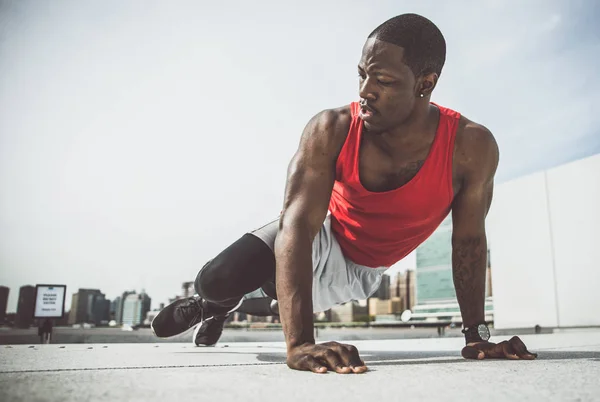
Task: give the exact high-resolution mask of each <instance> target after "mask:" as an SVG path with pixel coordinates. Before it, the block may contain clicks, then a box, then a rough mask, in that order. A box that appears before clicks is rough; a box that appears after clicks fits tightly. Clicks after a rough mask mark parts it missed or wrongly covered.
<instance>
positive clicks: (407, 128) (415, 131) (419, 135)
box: [380, 100, 439, 147]
mask: <svg viewBox="0 0 600 402" xmlns="http://www.w3.org/2000/svg"><path fill="white" fill-rule="evenodd" d="M438 113H439V111H438V109H437V107H436V106H434V105H431V104H430V103H429V100H427V101H426V102H423V104H417V105H415V107H414V109H413V112H412V113H411V115H410V117H409V118H408V119H406V120H405V121H404V122H403V123H402V124H400V125H398V126H396V127H393V128H392V129H390V130H387V131H385V132H383V133H381V134H380V137H381V139H382V140H384V141H385V142H386V143H388V144H389V146H391V147H395V146H405V145H407V144H415V145H416V144H419V143H421V142H429V141H430V140H431V138H429V137H430V136H429V135H427V134H432V136H435V130H436V128H437V125H438V121H439V120H438Z"/></svg>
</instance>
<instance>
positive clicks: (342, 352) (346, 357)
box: [334, 345, 353, 369]
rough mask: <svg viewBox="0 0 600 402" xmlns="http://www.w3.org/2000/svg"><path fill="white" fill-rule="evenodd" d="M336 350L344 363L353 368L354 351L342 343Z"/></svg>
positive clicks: (345, 365)
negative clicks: (351, 351)
mask: <svg viewBox="0 0 600 402" xmlns="http://www.w3.org/2000/svg"><path fill="white" fill-rule="evenodd" d="M334 351H335V352H336V353H337V354H338V356H339V357H340V359H341V360H342V365H343V366H344V367H349V368H350V369H352V362H353V360H352V353H350V351H349V350H348V349H347V348H345V347H344V346H342V345H338V346H337V347H336V348H334Z"/></svg>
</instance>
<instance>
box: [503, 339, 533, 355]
mask: <svg viewBox="0 0 600 402" xmlns="http://www.w3.org/2000/svg"><path fill="white" fill-rule="evenodd" d="M509 342H510V344H511V345H512V348H513V349H514V351H515V353H516V354H517V355H518V356H519V357H520V358H521V359H524V360H534V359H535V358H536V357H537V353H531V352H530V351H529V350H527V346H525V344H524V343H523V341H522V340H521V338H519V337H518V336H513V337H512V338H511V339H510V341H509Z"/></svg>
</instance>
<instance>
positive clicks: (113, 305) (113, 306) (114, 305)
mask: <svg viewBox="0 0 600 402" xmlns="http://www.w3.org/2000/svg"><path fill="white" fill-rule="evenodd" d="M120 304H121V296H117V297H116V298H115V299H114V300H113V301H111V302H110V314H109V315H110V319H111V320H115V321H117V311H118V309H119V307H120Z"/></svg>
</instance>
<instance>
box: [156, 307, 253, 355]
mask: <svg viewBox="0 0 600 402" xmlns="http://www.w3.org/2000/svg"><path fill="white" fill-rule="evenodd" d="M243 301H244V299H243V298H242V300H240V302H239V303H238V304H237V305H236V306H235V307H234V308H232V309H231V310H229V312H227V314H231V313H233V312H234V311H235V310H237V309H238V308H239V307H240V306H241V305H242V302H243ZM211 318H212V317H208V318H207V319H206V320H210V319H211ZM206 320H203V321H201V322H199V323H198V324H196V327H195V328H194V335H193V337H192V343H193V344H194V346H198V347H200V345H198V344H196V335H198V331H200V327H201V326H202V323H203V322H204V321H206ZM150 326H152V325H150ZM217 342H218V341H217ZM217 342H215V343H213V344H212V345H202V346H204V347H209V346H215V345H216V344H217Z"/></svg>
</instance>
